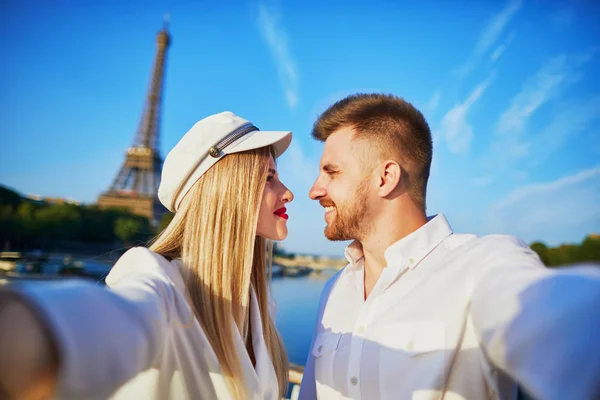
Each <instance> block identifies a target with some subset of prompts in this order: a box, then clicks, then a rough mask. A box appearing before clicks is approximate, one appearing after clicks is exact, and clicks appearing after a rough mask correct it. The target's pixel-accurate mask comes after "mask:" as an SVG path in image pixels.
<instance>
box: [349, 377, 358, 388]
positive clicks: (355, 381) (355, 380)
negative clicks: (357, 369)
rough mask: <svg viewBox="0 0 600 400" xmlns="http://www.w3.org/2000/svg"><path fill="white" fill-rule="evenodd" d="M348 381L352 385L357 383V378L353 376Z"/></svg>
mask: <svg viewBox="0 0 600 400" xmlns="http://www.w3.org/2000/svg"><path fill="white" fill-rule="evenodd" d="M350 383H351V384H352V386H356V385H358V378H357V377H355V376H353V377H352V379H350Z"/></svg>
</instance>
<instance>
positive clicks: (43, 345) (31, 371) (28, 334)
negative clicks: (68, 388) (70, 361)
mask: <svg viewBox="0 0 600 400" xmlns="http://www.w3.org/2000/svg"><path fill="white" fill-rule="evenodd" d="M58 364H59V360H58V349H57V346H56V345H55V342H54V339H53V338H52V337H51V333H50V331H49V330H48V329H47V327H46V326H45V324H44V322H43V321H42V320H41V318H39V316H38V314H37V313H36V311H35V309H34V308H33V307H32V306H31V305H29V304H28V303H27V301H26V300H25V298H24V297H22V296H21V295H19V294H18V293H17V292H14V291H11V290H8V289H5V288H1V287H0V398H2V399H5V398H6V399H27V400H34V399H36V400H37V399H48V398H51V397H52V395H53V393H54V390H55V387H56V382H57V375H58Z"/></svg>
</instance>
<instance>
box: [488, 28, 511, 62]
mask: <svg viewBox="0 0 600 400" xmlns="http://www.w3.org/2000/svg"><path fill="white" fill-rule="evenodd" d="M515 37H516V35H515V33H514V32H512V33H511V34H510V35H508V37H507V38H506V40H505V41H504V43H502V44H501V45H500V46H498V47H496V48H495V49H494V51H493V52H492V53H491V54H490V63H491V64H493V63H495V62H496V61H498V59H499V58H500V56H502V54H504V52H505V51H506V49H507V48H508V46H509V45H510V44H511V43H512V41H513V40H514V39H515Z"/></svg>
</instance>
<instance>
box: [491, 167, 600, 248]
mask: <svg viewBox="0 0 600 400" xmlns="http://www.w3.org/2000/svg"><path fill="white" fill-rule="evenodd" d="M598 204H600V165H599V166H595V167H593V168H590V169H587V170H583V171H580V172H578V173H575V174H573V175H569V176H565V177H562V178H560V179H557V180H555V181H552V182H547V183H534V184H530V185H526V186H523V187H519V188H517V189H515V190H514V191H512V192H511V193H509V194H508V195H507V196H506V197H505V198H503V199H501V200H499V201H498V202H497V203H495V204H493V205H492V206H491V207H490V208H489V209H488V211H487V213H486V214H485V218H484V221H485V222H484V228H483V230H484V231H485V232H486V233H508V234H512V235H516V236H519V237H521V238H523V239H524V240H526V241H528V242H531V241H534V240H544V241H547V242H549V243H551V244H555V243H558V242H561V241H563V240H564V238H565V237H575V238H580V239H582V238H583V237H584V236H585V235H586V234H589V233H592V232H594V231H595V230H596V231H597V229H598V227H600V207H598Z"/></svg>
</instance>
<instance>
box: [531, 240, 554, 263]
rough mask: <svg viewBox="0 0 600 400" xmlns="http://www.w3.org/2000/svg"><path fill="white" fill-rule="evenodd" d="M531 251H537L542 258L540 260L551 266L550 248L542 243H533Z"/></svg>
mask: <svg viewBox="0 0 600 400" xmlns="http://www.w3.org/2000/svg"><path fill="white" fill-rule="evenodd" d="M530 247H531V250H533V251H535V252H536V253H537V255H538V256H539V257H540V260H542V262H543V263H544V264H545V265H546V266H550V257H549V255H548V246H546V244H545V243H542V242H533V243H532V244H531V246H530Z"/></svg>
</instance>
